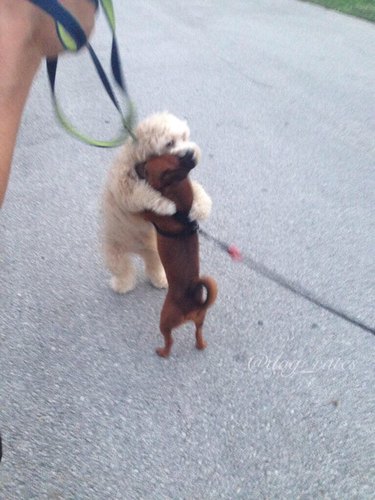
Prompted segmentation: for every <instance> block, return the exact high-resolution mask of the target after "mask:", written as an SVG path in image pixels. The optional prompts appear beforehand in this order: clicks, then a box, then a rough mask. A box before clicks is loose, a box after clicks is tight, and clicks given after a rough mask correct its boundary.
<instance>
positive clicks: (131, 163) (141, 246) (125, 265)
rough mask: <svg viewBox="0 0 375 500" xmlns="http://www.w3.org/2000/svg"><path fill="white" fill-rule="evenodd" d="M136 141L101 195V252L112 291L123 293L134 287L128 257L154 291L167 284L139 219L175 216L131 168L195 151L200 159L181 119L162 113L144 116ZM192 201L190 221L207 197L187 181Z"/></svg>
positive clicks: (204, 211) (204, 208) (201, 212)
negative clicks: (147, 213) (138, 260)
mask: <svg viewBox="0 0 375 500" xmlns="http://www.w3.org/2000/svg"><path fill="white" fill-rule="evenodd" d="M135 135H136V137H137V140H136V141H135V140H133V139H131V138H129V139H128V140H127V142H126V143H125V145H124V146H123V147H122V149H121V151H120V154H119V156H118V157H117V159H116V161H115V163H114V165H113V166H112V168H111V169H110V171H109V174H108V178H107V182H106V186H105V190H104V196H103V250H104V257H105V261H106V265H107V267H108V269H109V270H110V271H111V273H112V278H111V287H112V288H113V290H114V291H116V292H118V293H126V292H128V291H130V290H132V289H133V288H134V287H135V285H136V272H135V267H134V265H133V262H132V259H131V255H132V254H138V255H140V256H141V257H142V258H143V260H144V262H145V267H146V274H147V276H148V277H149V279H150V281H151V283H152V284H153V285H154V286H156V287H158V288H165V287H167V286H168V283H167V279H166V276H165V272H164V268H163V266H162V263H161V261H160V258H159V254H158V251H157V244H156V234H155V229H154V227H153V226H152V224H151V223H150V222H147V221H145V220H144V219H143V217H142V216H141V212H143V211H144V210H152V211H154V212H156V213H158V214H160V215H172V214H174V213H175V212H176V206H175V204H174V203H173V202H171V201H170V200H168V199H167V198H164V197H163V196H162V195H161V194H160V193H159V192H158V191H156V190H154V189H153V188H152V187H151V186H150V185H149V184H147V182H146V181H145V180H143V179H141V178H140V177H139V176H138V174H137V171H136V165H138V164H139V163H142V162H144V161H146V160H147V159H148V158H150V157H151V156H158V155H162V154H165V153H171V154H178V155H179V156H180V155H181V156H182V155H184V154H185V153H186V152H187V151H188V150H191V151H193V152H194V157H195V160H196V161H198V160H199V158H200V149H199V147H198V146H197V145H196V144H195V143H194V142H191V141H190V140H189V139H190V130H189V127H188V125H187V123H186V122H185V121H182V120H180V119H178V118H177V117H175V116H174V115H172V114H170V113H167V112H164V113H158V114H155V115H152V116H150V117H149V118H146V119H145V120H144V121H143V122H141V123H140V124H139V125H138V127H137V128H136V130H135ZM192 184H193V191H194V202H193V205H192V209H191V212H190V217H191V218H192V219H197V220H202V219H205V218H206V217H208V216H209V214H210V211H211V204H212V203H211V199H210V197H209V196H208V195H207V193H206V192H205V191H204V189H203V188H202V186H201V185H200V184H198V183H197V182H196V181H192Z"/></svg>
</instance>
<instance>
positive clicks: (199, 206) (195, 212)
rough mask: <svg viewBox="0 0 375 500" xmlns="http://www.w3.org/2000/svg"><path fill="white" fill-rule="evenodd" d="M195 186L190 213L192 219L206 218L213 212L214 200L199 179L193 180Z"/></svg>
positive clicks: (193, 186)
mask: <svg viewBox="0 0 375 500" xmlns="http://www.w3.org/2000/svg"><path fill="white" fill-rule="evenodd" d="M191 185H192V188H193V196H194V198H193V204H192V207H191V210H190V213H189V217H190V219H192V220H204V219H207V218H208V217H209V216H210V214H211V208H212V200H211V198H210V197H209V196H208V194H207V193H206V191H205V190H204V189H203V187H202V186H201V185H200V184H199V183H198V182H197V181H191Z"/></svg>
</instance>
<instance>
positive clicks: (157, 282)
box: [148, 269, 168, 288]
mask: <svg viewBox="0 0 375 500" xmlns="http://www.w3.org/2000/svg"><path fill="white" fill-rule="evenodd" d="M148 277H149V279H150V281H151V283H152V284H153V285H154V287H155V288H168V281H167V276H166V275H165V271H164V269H160V270H159V271H157V272H155V271H154V272H153V273H150V272H149V273H148Z"/></svg>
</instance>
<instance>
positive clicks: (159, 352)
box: [155, 347, 170, 358]
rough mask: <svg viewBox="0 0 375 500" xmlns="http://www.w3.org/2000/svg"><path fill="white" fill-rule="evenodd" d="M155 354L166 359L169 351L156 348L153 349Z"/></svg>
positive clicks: (163, 348)
mask: <svg viewBox="0 0 375 500" xmlns="http://www.w3.org/2000/svg"><path fill="white" fill-rule="evenodd" d="M155 351H156V354H158V355H159V356H160V357H162V358H168V356H169V352H170V351H169V349H165V347H158V348H157V349H155Z"/></svg>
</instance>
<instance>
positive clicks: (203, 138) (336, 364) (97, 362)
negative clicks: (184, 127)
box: [0, 0, 375, 500]
mask: <svg viewBox="0 0 375 500" xmlns="http://www.w3.org/2000/svg"><path fill="white" fill-rule="evenodd" d="M114 4H115V9H116V15H117V22H118V36H119V41H120V49H121V53H122V59H123V63H124V69H125V73H126V77H127V82H128V86H129V91H130V93H131V95H132V97H133V99H134V101H135V102H136V104H137V109H138V114H139V117H140V118H142V117H145V116H146V115H148V114H150V113H152V112H154V111H159V110H169V111H170V112H173V113H175V114H176V115H178V116H180V117H183V118H186V119H187V120H188V122H189V124H190V127H191V131H192V138H193V140H195V141H196V142H197V143H198V144H199V145H200V146H201V148H202V152H203V158H202V162H201V164H200V165H199V166H198V167H197V168H196V170H195V171H194V173H193V177H194V178H196V179H198V180H199V181H200V182H201V183H202V184H203V185H204V187H205V188H206V190H207V191H208V192H209V193H210V194H211V196H212V198H213V202H214V208H213V214H212V217H211V218H210V220H209V221H207V223H205V224H204V229H205V230H207V231H208V232H209V233H210V234H212V235H214V236H215V237H217V238H219V239H221V240H223V241H225V242H228V243H234V244H236V245H237V246H238V247H239V248H240V249H241V250H242V252H243V254H244V256H245V260H244V261H243V262H242V263H237V262H234V261H232V260H231V259H230V258H229V257H228V256H227V255H226V254H225V253H224V252H222V251H221V250H220V248H219V247H217V246H216V245H215V244H213V243H212V242H209V241H205V240H202V241H201V261H202V272H204V273H205V274H210V275H212V276H214V277H215V278H216V280H217V281H218V285H219V297H218V301H217V303H216V304H215V306H214V307H213V308H212V309H211V310H210V312H209V314H208V315H207V320H206V324H205V337H206V339H207V342H208V344H209V345H208V348H207V349H206V350H205V351H204V352H198V351H196V350H195V349H194V341H193V330H192V327H191V326H185V327H183V328H182V329H181V330H180V331H178V332H177V333H176V334H175V344H174V347H173V351H172V355H171V357H170V359H168V360H163V359H160V358H159V357H157V356H156V354H155V352H154V349H155V347H157V346H158V345H160V343H161V340H162V339H161V336H160V334H159V332H158V318H159V313H160V308H161V305H162V302H163V297H164V294H165V292H163V291H159V290H156V289H154V288H152V286H151V285H149V284H148V283H147V281H146V279H145V277H144V274H143V271H142V269H141V267H140V268H139V286H138V287H137V288H136V289H135V290H134V291H133V292H132V293H130V294H129V295H126V296H119V295H116V294H114V293H113V292H112V291H111V290H110V289H109V287H108V278H109V275H108V273H107V271H106V270H105V269H104V266H103V262H102V259H101V256H100V252H99V244H98V226H99V205H100V193H101V190H102V186H103V182H104V179H105V176H106V172H107V171H108V168H109V167H110V165H111V161H112V159H113V156H114V155H115V154H116V152H115V151H107V150H101V149H96V148H91V147H88V146H85V145H83V144H80V143H78V142H77V141H75V140H74V139H72V138H71V137H69V136H68V135H67V134H66V133H65V132H63V131H62V130H61V128H60V127H59V126H58V125H57V123H56V121H55V119H54V116H53V112H52V108H51V104H50V98H49V91H48V86H47V81H46V72H45V70H44V68H41V71H40V73H39V75H38V78H37V79H36V81H35V83H34V86H33V89H32V92H31V95H30V99H29V101H28V105H27V109H26V110H25V114H24V119H23V125H22V129H21V131H20V135H19V140H18V145H17V151H16V154H15V158H14V167H13V172H12V177H11V181H10V185H9V190H8V194H7V198H6V203H5V205H4V208H3V209H2V212H1V215H0V216H1V219H0V284H1V288H0V294H1V295H0V430H1V433H2V438H3V452H4V456H3V461H2V463H1V465H0V498H1V499H4V500H16V499H17V500H18V499H32V498H35V499H73V498H75V499H82V500H83V499H90V500H93V499H95V500H96V499H98V500H99V499H100V500H102V499H107V498H108V499H177V498H178V499H180V498H181V499H199V500H200V499H210V498H212V499H219V498H223V499H232V498H233V499H278V498H280V499H313V498H314V499H315V498H324V499H338V500H342V499H373V498H375V494H374V492H375V466H374V464H375V460H374V457H375V411H374V410H375V397H374V376H375V368H374V355H375V337H374V335H373V332H374V330H375V314H374V297H375V285H374V281H375V269H374V248H375V237H374V234H375V231H374V192H375V175H374V166H375V140H374V137H375V136H374V132H375V130H374V129H375V124H374V116H375V113H374V111H375V105H374V103H375V95H374V94H375V92H374V89H375V85H374V82H375V66H374V47H375V27H374V25H373V24H371V23H368V22H366V21H363V20H360V19H355V18H353V17H349V16H345V15H342V14H339V13H337V12H334V11H329V10H326V9H324V8H321V7H318V6H316V5H310V4H307V3H304V2H303V3H302V2H298V1H294V0H232V1H231V2H217V1H214V0H206V1H205V2H203V1H197V0H192V1H190V2H175V1H172V0H157V1H155V2H136V1H135V0H129V1H126V2H120V0H117V1H115V2H114ZM93 45H94V46H95V48H96V49H97V51H98V53H99V55H100V56H101V58H102V59H103V60H104V61H108V59H109V50H110V34H109V31H108V29H107V28H106V26H105V23H104V22H103V19H102V18H100V19H99V20H98V23H97V28H96V33H95V36H94V38H93ZM57 87H58V95H59V97H60V99H61V102H62V103H63V107H64V109H65V111H66V113H67V114H69V116H70V117H71V118H72V120H73V121H74V122H75V123H76V124H77V125H78V126H80V127H81V128H83V129H84V130H85V131H88V132H90V133H91V134H92V135H95V136H98V137H100V138H103V137H105V136H107V137H110V136H111V135H113V133H114V131H115V132H116V130H117V126H118V123H117V121H116V120H117V117H116V115H115V113H114V112H113V110H112V108H111V105H110V103H108V102H107V99H106V97H105V95H104V93H103V92H102V89H101V87H100V84H99V82H98V79H97V78H96V76H95V74H94V71H93V69H92V67H91V64H90V61H89V58H88V56H87V54H85V53H82V54H80V55H79V56H78V57H77V56H67V57H65V58H64V59H63V60H61V64H59V70H58V76H57ZM254 262H255V263H256V264H255V263H254ZM259 271H260V272H259ZM262 272H263V274H262ZM264 274H266V276H265V275H264ZM277 281H281V285H283V286H281V285H280V283H277ZM288 287H289V288H288Z"/></svg>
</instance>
